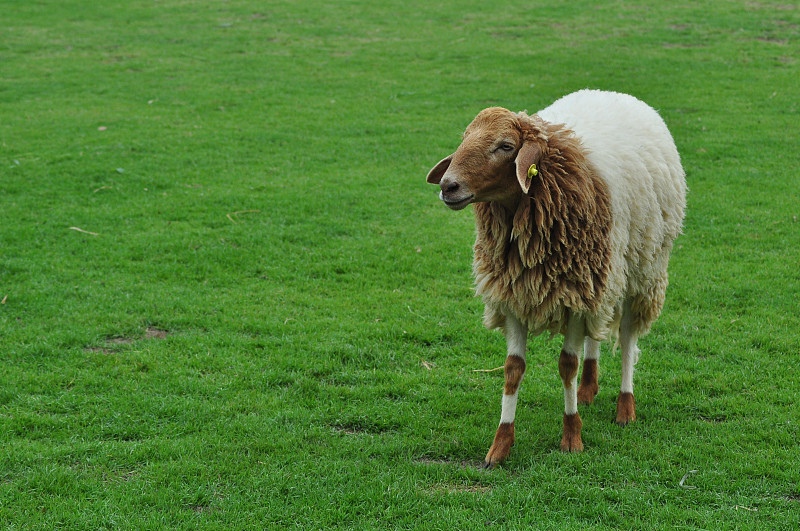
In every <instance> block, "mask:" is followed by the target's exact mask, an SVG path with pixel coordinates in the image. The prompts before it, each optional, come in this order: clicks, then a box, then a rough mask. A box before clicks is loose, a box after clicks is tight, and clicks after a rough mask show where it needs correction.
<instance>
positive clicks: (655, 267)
mask: <svg viewBox="0 0 800 531" xmlns="http://www.w3.org/2000/svg"><path fill="white" fill-rule="evenodd" d="M427 180H428V182H430V183H434V184H438V185H439V186H440V188H441V193H440V198H441V199H442V200H443V201H444V202H445V204H446V205H447V206H449V207H450V208H451V209H453V210H460V209H462V208H464V207H465V206H466V205H468V204H470V203H474V204H475V205H474V206H475V221H476V229H477V230H476V232H477V235H476V241H475V258H474V263H473V271H474V274H475V281H476V292H477V293H478V294H479V295H481V296H482V297H483V300H484V303H485V307H486V311H485V314H484V324H485V325H486V326H487V327H488V328H496V327H502V328H503V332H504V333H505V335H506V341H507V347H508V353H507V357H506V364H505V388H504V393H503V402H502V413H501V417H500V426H499V427H498V429H497V432H496V435H495V439H494V442H493V444H492V446H491V448H490V449H489V453H488V454H487V455H486V464H487V465H494V464H496V463H498V462H499V461H501V460H503V459H504V458H505V457H506V456H507V455H508V453H509V449H510V447H511V445H512V444H513V442H514V418H515V413H516V404H517V393H518V390H519V385H520V383H521V381H522V377H523V375H524V373H525V368H526V366H525V353H526V352H525V351H526V343H527V336H528V333H529V332H533V333H541V332H543V331H545V330H550V331H551V332H554V333H561V334H563V335H564V346H563V349H562V351H561V356H560V357H559V362H558V367H559V374H560V376H561V379H562V382H563V385H564V432H563V437H562V440H561V448H562V450H564V451H581V450H582V449H583V442H582V440H581V434H580V432H581V426H582V422H581V419H580V416H579V415H578V410H577V405H578V403H579V402H580V403H591V402H592V401H593V399H594V396H595V394H597V391H598V383H597V373H598V369H597V361H598V358H599V353H600V349H599V341H600V340H604V339H607V338H608V337H609V335H610V334H614V335H616V336H617V337H618V339H619V343H620V346H621V350H622V384H621V387H620V394H619V397H618V401H617V419H616V422H617V423H618V424H620V425H624V424H627V423H628V422H630V421H633V420H635V418H636V415H635V401H634V397H633V366H634V364H635V363H636V361H637V360H638V354H639V350H638V348H637V346H636V341H637V339H638V337H640V336H641V335H643V334H645V333H647V331H649V329H650V325H651V324H652V323H653V321H654V320H655V319H656V318H657V317H658V315H659V313H660V312H661V308H662V306H663V303H664V295H665V290H666V287H667V263H668V261H669V255H670V251H671V250H672V242H673V240H674V239H675V238H676V237H677V236H678V234H679V233H680V232H681V224H682V221H683V211H684V208H685V204H686V200H685V194H686V183H685V177H684V172H683V168H682V167H681V164H680V158H679V156H678V152H677V150H676V148H675V144H674V142H673V140H672V136H671V135H670V133H669V131H668V130H667V127H666V125H665V124H664V121H663V120H662V119H661V117H660V116H659V115H658V113H656V111H654V110H653V109H652V108H650V107H649V106H648V105H646V104H645V103H642V102H641V101H639V100H637V99H636V98H634V97H632V96H628V95H625V94H618V93H613V92H601V91H591V90H584V91H579V92H576V93H574V94H570V95H568V96H565V97H563V98H561V99H560V100H558V101H556V102H555V103H553V104H552V105H551V106H549V107H547V108H546V109H544V110H542V111H540V112H539V113H537V114H535V115H532V116H529V115H527V114H525V113H512V112H510V111H508V110H507V109H502V108H497V107H495V108H490V109H486V110H484V111H482V112H481V113H480V114H478V116H477V117H476V118H475V120H473V122H472V123H471V124H470V125H469V127H467V130H466V132H465V134H464V140H463V141H462V143H461V145H460V146H459V148H458V150H457V151H456V152H455V153H454V154H453V155H451V156H449V157H446V158H444V159H442V161H440V162H439V163H438V164H437V165H436V166H435V167H434V168H433V169H432V170H431V171H430V173H429V174H428V179H427ZM581 351H583V354H584V363H583V373H582V376H581V381H580V386H579V387H578V385H577V384H578V380H577V375H578V366H579V362H578V355H579V354H580V352H581Z"/></svg>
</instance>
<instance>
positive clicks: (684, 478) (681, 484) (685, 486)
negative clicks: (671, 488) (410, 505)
mask: <svg viewBox="0 0 800 531" xmlns="http://www.w3.org/2000/svg"><path fill="white" fill-rule="evenodd" d="M691 474H697V470H690V471H688V472H687V473H685V474H684V475H683V477H682V478H681V480H680V482H679V483H678V486H679V487H680V488H682V489H696V488H697V487H694V486H692V485H684V484H683V482H684V481H686V478H688V477H689V475H691Z"/></svg>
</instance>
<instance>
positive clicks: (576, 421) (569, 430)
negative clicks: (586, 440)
mask: <svg viewBox="0 0 800 531" xmlns="http://www.w3.org/2000/svg"><path fill="white" fill-rule="evenodd" d="M582 426H583V422H581V417H580V416H578V414H577V413H575V414H573V415H567V414H566V413H565V414H564V436H563V437H562V438H561V451H562V452H574V453H577V452H582V451H583V441H582V440H581V427H582Z"/></svg>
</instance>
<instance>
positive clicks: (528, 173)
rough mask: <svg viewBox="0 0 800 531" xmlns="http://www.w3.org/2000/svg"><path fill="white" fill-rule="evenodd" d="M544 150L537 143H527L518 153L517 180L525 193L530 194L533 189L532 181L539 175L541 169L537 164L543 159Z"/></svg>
mask: <svg viewBox="0 0 800 531" xmlns="http://www.w3.org/2000/svg"><path fill="white" fill-rule="evenodd" d="M541 155H542V150H541V149H540V148H539V145H538V144H537V143H536V142H531V141H528V142H525V143H524V144H522V147H521V148H520V149H519V152H518V153H517V159H516V161H515V163H516V165H517V180H518V181H519V186H520V188H522V191H523V192H524V193H526V194H527V193H528V190H530V189H531V181H532V180H533V177H535V176H536V175H538V174H539V168H538V167H537V166H536V164H537V163H538V162H539V159H540V158H541Z"/></svg>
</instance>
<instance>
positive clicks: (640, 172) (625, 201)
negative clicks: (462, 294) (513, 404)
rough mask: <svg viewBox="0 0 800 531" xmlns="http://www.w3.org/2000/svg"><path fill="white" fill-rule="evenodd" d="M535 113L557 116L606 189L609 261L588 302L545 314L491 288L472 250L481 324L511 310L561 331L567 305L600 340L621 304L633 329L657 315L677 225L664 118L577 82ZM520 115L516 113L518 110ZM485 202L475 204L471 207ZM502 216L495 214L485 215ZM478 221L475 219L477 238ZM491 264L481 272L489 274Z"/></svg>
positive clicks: (493, 323)
mask: <svg viewBox="0 0 800 531" xmlns="http://www.w3.org/2000/svg"><path fill="white" fill-rule="evenodd" d="M537 115H538V116H539V117H540V118H541V119H542V120H544V121H545V122H548V123H550V124H563V125H564V126H565V128H566V129H568V130H569V131H572V132H573V133H574V135H575V137H577V138H578V139H579V140H580V143H581V145H582V147H583V149H584V156H585V157H586V159H587V161H588V163H589V164H590V165H591V166H592V167H593V169H594V171H595V172H596V174H597V176H598V177H599V178H600V179H601V180H602V181H603V183H604V184H605V186H606V187H607V190H608V196H609V198H610V208H611V227H610V233H609V258H610V262H609V263H607V264H603V267H604V268H606V270H607V274H608V280H607V281H606V283H605V290H604V293H603V294H602V296H601V301H600V305H599V307H598V308H597V309H595V310H593V311H592V310H589V309H587V308H581V307H577V308H575V307H573V308H570V305H569V301H565V304H559V305H555V308H554V311H553V312H552V313H551V314H550V315H541V314H540V313H538V312H530V314H529V315H525V314H522V315H520V314H519V313H518V312H514V311H513V307H514V306H516V307H520V306H522V305H519V304H517V305H515V304H509V302H511V301H510V300H509V298H513V294H511V297H509V295H508V294H507V293H504V292H502V290H497V289H491V287H490V286H491V285H492V283H491V282H487V278H486V277H487V273H484V272H482V271H484V267H483V264H482V263H480V262H481V260H483V256H482V255H480V254H479V253H476V255H475V260H476V263H475V265H474V270H475V272H476V287H477V293H478V294H479V295H481V296H483V298H484V302H485V304H486V316H485V323H486V325H487V327H489V328H494V327H497V326H501V325H502V323H503V320H504V316H505V315H506V314H509V313H515V314H516V317H517V318H519V319H520V320H521V321H522V322H523V323H525V324H526V325H527V327H528V328H529V329H530V330H531V331H533V332H534V333H539V332H542V331H544V330H550V331H551V332H558V333H564V331H565V330H566V324H567V323H566V319H567V317H568V315H569V313H568V312H567V311H566V310H569V309H572V310H577V311H580V312H583V313H585V317H586V327H587V331H588V335H590V336H591V337H592V338H593V339H596V340H602V339H606V338H607V337H608V334H609V332H610V331H616V330H617V328H618V326H619V320H620V318H621V315H622V304H623V301H624V300H625V299H630V300H631V304H632V306H633V309H634V312H635V315H634V328H635V331H634V333H635V334H636V335H637V336H641V335H643V334H644V333H646V332H647V331H648V330H649V328H650V325H651V323H652V322H653V321H654V320H655V319H656V318H657V317H658V315H659V313H660V311H661V307H662V305H663V302H664V294H665V290H666V287H667V262H668V260H669V254H670V251H671V250H672V241H673V240H674V239H675V238H676V237H677V236H678V234H680V232H681V223H682V220H683V211H684V207H685V204H686V201H685V195H686V183H685V178H684V172H683V168H682V167H681V163H680V157H679V155H678V151H677V149H676V148H675V144H674V142H673V140H672V136H671V135H670V133H669V131H668V129H667V126H666V125H665V124H664V121H663V120H662V119H661V117H660V116H659V115H658V113H656V111H654V110H653V109H652V108H651V107H649V106H648V105H647V104H645V103H643V102H641V101H639V100H638V99H636V98H634V97H633V96H629V95H627V94H619V93H613V92H602V91H595V90H582V91H580V92H575V93H573V94H570V95H567V96H565V97H563V98H561V99H559V100H558V101H556V102H555V103H553V104H552V105H550V106H549V107H547V108H546V109H544V110H542V111H540V112H538V113H537ZM522 118H523V119H524V118H525V117H524V115H523V116H522ZM487 205H489V204H488V203H482V204H477V205H476V210H480V209H483V208H487ZM493 221H494V222H500V223H503V220H497V219H495V220H493ZM483 230H484V229H482V227H480V226H479V227H478V232H479V235H478V239H479V240H480V238H481V234H480V233H481V232H482V231H483ZM498 273H501V272H498V271H491V272H490V273H488V275H489V276H491V275H497V274H498Z"/></svg>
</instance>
